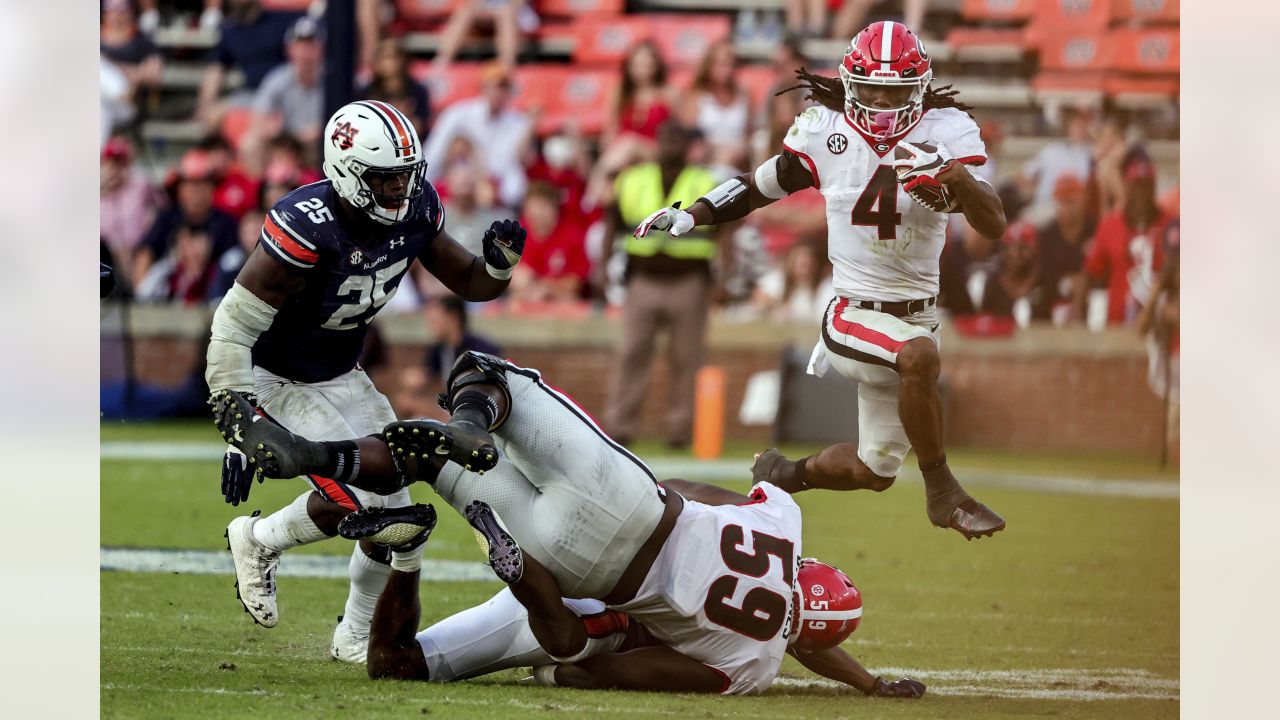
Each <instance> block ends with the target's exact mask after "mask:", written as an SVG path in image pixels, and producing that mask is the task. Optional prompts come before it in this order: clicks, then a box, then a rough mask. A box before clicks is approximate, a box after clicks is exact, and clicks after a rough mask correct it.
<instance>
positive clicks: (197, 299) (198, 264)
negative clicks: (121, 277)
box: [136, 224, 218, 305]
mask: <svg viewBox="0 0 1280 720" xmlns="http://www.w3.org/2000/svg"><path fill="white" fill-rule="evenodd" d="M217 274H218V263H217V262H216V261H215V256H214V252H213V241H212V240H211V239H210V238H209V232H208V230H207V229H206V228H205V227H203V226H201V225H187V224H183V225H179V226H178V227H177V228H176V230H175V232H174V236H173V242H172V244H171V245H170V248H169V252H168V253H167V254H166V255H165V256H164V257H162V258H160V259H159V260H157V261H156V262H155V263H153V264H152V265H151V266H150V267H149V268H148V269H147V273H146V274H145V275H143V276H142V279H141V280H140V281H139V282H138V287H137V290H136V293H137V298H138V300H139V301H141V302H177V303H181V304H183V305H202V304H204V303H206V302H208V301H210V300H212V299H214V297H213V284H214V278H215V277H216V276H217Z"/></svg>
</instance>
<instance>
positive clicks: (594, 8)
mask: <svg viewBox="0 0 1280 720" xmlns="http://www.w3.org/2000/svg"><path fill="white" fill-rule="evenodd" d="M624 5H625V3H624V0H540V2H538V4H537V7H538V14H539V15H542V16H548V15H549V16H551V17H573V18H578V17H586V16H592V17H607V16H610V15H621V14H622V11H623V6H624Z"/></svg>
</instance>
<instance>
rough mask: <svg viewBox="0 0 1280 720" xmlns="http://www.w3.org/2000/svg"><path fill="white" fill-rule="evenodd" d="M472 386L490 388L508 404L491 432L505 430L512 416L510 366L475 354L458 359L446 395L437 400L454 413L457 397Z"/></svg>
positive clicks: (443, 393)
mask: <svg viewBox="0 0 1280 720" xmlns="http://www.w3.org/2000/svg"><path fill="white" fill-rule="evenodd" d="M470 385H490V386H492V387H495V388H497V389H498V391H499V392H500V393H501V394H502V396H503V398H504V399H505V400H506V402H505V403H503V404H502V407H501V408H499V413H498V414H497V417H496V418H495V419H494V421H493V426H492V427H490V428H489V431H490V432H492V431H494V430H497V429H498V428H500V427H502V424H503V423H504V422H506V421H507V416H508V415H510V414H511V389H510V387H509V386H508V385H507V365H506V363H504V362H503V361H502V360H500V359H498V358H496V357H494V356H492V355H486V354H484V353H481V352H476V351H475V350H468V351H466V352H464V353H462V355H460V356H459V357H458V360H457V362H455V363H454V364H453V370H451V371H450V372H449V380H448V381H447V382H446V383H445V386H444V387H445V389H444V392H442V393H440V396H439V398H438V400H439V403H440V407H442V408H444V409H445V410H447V411H449V412H453V410H454V408H455V407H456V402H457V400H458V396H459V395H460V394H461V392H462V390H463V389H464V388H466V387H468V386H470Z"/></svg>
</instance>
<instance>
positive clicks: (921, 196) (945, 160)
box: [893, 142, 960, 212]
mask: <svg viewBox="0 0 1280 720" xmlns="http://www.w3.org/2000/svg"><path fill="white" fill-rule="evenodd" d="M893 159H894V163H893V165H894V169H895V170H896V171H897V173H898V182H900V183H902V188H903V189H904V190H906V191H907V194H908V195H910V196H911V197H912V199H914V200H915V201H916V202H918V203H920V204H921V205H923V206H924V207H926V208H929V209H930V210H933V211H934V212H958V211H959V210H960V201H959V200H957V199H956V197H955V194H954V193H953V192H952V191H951V190H950V189H949V188H947V186H945V185H943V184H942V183H940V182H938V180H937V175H938V173H941V172H945V171H946V170H948V169H949V168H950V167H951V166H952V165H954V164H955V162H956V161H955V160H954V159H953V158H952V157H951V155H950V153H948V152H947V151H946V149H945V148H943V149H942V151H941V152H939V148H938V146H936V145H931V144H929V143H922V142H918V143H899V144H898V145H897V146H896V147H894V148H893Z"/></svg>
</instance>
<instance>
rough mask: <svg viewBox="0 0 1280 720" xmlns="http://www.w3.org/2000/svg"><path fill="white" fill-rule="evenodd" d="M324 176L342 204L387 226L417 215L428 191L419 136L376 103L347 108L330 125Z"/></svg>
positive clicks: (398, 116)
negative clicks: (354, 208)
mask: <svg viewBox="0 0 1280 720" xmlns="http://www.w3.org/2000/svg"><path fill="white" fill-rule="evenodd" d="M323 137H327V138H329V142H327V143H325V145H324V174H325V177H327V178H328V179H329V181H330V182H331V183H332V184H333V189H334V191H335V192H337V193H338V196H339V197H341V198H342V199H343V200H346V201H347V202H349V203H351V204H352V205H354V206H356V207H357V208H359V209H360V210H363V211H364V213H365V214H366V215H367V216H368V217H369V218H371V219H372V220H374V221H376V222H379V223H382V224H383V225H394V224H396V223H398V222H403V221H405V220H407V219H409V218H410V217H412V216H413V215H414V213H415V212H416V211H417V208H418V203H419V202H420V201H421V199H422V196H423V194H424V193H425V191H426V187H427V182H426V167H427V166H426V163H425V162H424V161H423V160H422V153H421V150H420V148H419V147H418V131H417V129H416V128H414V127H413V123H412V122H410V121H409V118H408V117H406V116H405V115H404V113H402V112H400V111H399V110H397V109H396V108H395V107H394V106H392V105H389V104H387V103H384V102H379V101H377V100H358V101H356V102H353V103H348V104H346V105H344V106H342V107H341V108H339V110H338V112H336V113H334V114H333V117H332V118H330V119H329V122H328V123H327V124H326V125H325V132H324V135H323Z"/></svg>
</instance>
